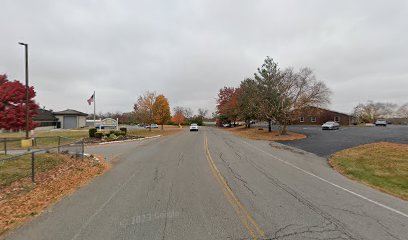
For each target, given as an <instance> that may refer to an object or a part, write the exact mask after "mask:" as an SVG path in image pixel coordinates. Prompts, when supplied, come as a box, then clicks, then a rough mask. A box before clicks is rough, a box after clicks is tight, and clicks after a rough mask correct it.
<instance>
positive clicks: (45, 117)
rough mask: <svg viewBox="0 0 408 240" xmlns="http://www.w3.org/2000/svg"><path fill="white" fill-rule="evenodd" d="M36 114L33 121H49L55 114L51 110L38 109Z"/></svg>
mask: <svg viewBox="0 0 408 240" xmlns="http://www.w3.org/2000/svg"><path fill="white" fill-rule="evenodd" d="M37 113H38V115H36V116H35V117H33V120H34V121H49V122H52V121H54V120H55V116H54V114H53V112H52V111H51V110H46V109H38V111H37Z"/></svg>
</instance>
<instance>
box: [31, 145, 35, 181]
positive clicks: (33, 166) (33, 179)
mask: <svg viewBox="0 0 408 240" xmlns="http://www.w3.org/2000/svg"><path fill="white" fill-rule="evenodd" d="M34 161H35V159H34V152H31V181H32V182H33V183H35V178H34V174H35V171H34V168H35V164H34Z"/></svg>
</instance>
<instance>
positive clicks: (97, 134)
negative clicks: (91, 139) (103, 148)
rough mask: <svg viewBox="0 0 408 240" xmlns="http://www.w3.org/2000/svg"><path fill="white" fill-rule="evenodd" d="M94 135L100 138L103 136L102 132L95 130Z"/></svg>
mask: <svg viewBox="0 0 408 240" xmlns="http://www.w3.org/2000/svg"><path fill="white" fill-rule="evenodd" d="M95 137H96V138H102V137H103V132H96V133H95Z"/></svg>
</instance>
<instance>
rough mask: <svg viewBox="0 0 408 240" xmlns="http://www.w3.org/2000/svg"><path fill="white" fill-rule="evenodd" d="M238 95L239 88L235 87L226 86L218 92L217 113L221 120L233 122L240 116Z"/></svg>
mask: <svg viewBox="0 0 408 240" xmlns="http://www.w3.org/2000/svg"><path fill="white" fill-rule="evenodd" d="M238 96H239V89H238V88H234V87H224V88H221V89H220V91H219V92H218V99H217V113H218V114H219V118H220V119H221V121H223V122H224V121H228V122H233V123H235V121H237V118H238V113H239V109H238Z"/></svg>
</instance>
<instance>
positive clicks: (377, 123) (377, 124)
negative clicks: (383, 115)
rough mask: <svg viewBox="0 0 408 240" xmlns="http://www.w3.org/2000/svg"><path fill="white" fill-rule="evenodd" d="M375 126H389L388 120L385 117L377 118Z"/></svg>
mask: <svg viewBox="0 0 408 240" xmlns="http://www.w3.org/2000/svg"><path fill="white" fill-rule="evenodd" d="M375 126H384V127H386V126H387V121H385V120H384V119H377V121H375Z"/></svg>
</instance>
